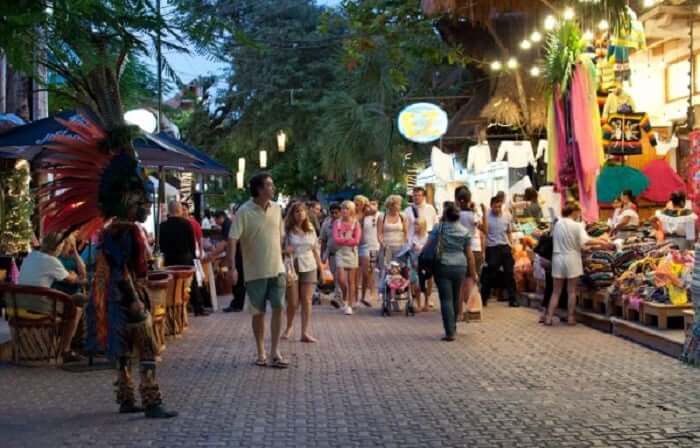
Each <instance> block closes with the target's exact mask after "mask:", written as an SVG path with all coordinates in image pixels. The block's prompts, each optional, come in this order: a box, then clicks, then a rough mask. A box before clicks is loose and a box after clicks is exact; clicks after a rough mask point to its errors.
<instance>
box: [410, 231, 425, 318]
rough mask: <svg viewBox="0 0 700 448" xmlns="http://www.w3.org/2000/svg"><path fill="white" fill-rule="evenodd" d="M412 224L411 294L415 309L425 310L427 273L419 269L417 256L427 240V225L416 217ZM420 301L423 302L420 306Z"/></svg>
mask: <svg viewBox="0 0 700 448" xmlns="http://www.w3.org/2000/svg"><path fill="white" fill-rule="evenodd" d="M413 225H414V226H415V229H414V231H413V236H412V237H411V241H409V244H410V245H411V258H412V260H411V261H412V263H413V268H412V269H411V277H412V278H411V286H412V288H413V296H414V297H415V299H416V306H415V310H416V311H425V310H427V309H428V297H427V296H426V295H425V291H426V280H427V274H426V272H425V271H423V270H422V269H420V266H419V265H418V257H419V256H420V253H421V251H423V248H424V247H425V244H426V243H427V242H428V226H427V225H426V223H425V219H423V218H418V219H416V220H415V222H414V224H413ZM421 296H422V297H423V298H424V301H421ZM421 302H422V303H423V305H422V306H421Z"/></svg>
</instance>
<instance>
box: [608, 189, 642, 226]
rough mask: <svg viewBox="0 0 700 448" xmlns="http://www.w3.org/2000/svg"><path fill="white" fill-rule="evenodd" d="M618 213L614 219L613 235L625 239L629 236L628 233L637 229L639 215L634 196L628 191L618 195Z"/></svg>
mask: <svg viewBox="0 0 700 448" xmlns="http://www.w3.org/2000/svg"><path fill="white" fill-rule="evenodd" d="M620 204H621V206H620V209H621V210H620V213H619V214H618V215H617V217H616V221H615V224H614V227H613V233H615V234H616V236H618V237H620V238H625V237H627V236H628V235H629V233H628V232H634V231H636V230H637V227H639V214H638V213H637V210H636V209H637V204H636V201H635V199H634V195H633V194H632V192H631V191H630V190H625V191H623V192H622V194H621V195H620Z"/></svg>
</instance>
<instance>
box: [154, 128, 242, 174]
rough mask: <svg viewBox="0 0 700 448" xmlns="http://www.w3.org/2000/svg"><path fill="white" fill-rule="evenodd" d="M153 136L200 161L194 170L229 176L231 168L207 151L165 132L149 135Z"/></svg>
mask: <svg viewBox="0 0 700 448" xmlns="http://www.w3.org/2000/svg"><path fill="white" fill-rule="evenodd" d="M151 137H153V138H156V139H159V140H158V141H159V142H160V143H161V144H163V145H170V146H172V147H174V148H177V149H178V150H180V151H182V152H185V153H187V154H190V155H192V156H193V157H196V158H197V159H199V160H200V161H201V163H198V166H199V169H198V170H197V171H195V172H197V173H202V174H211V175H215V176H230V175H231V170H230V169H229V168H227V167H226V165H223V164H222V163H220V162H218V161H216V160H214V159H213V158H212V157H210V156H209V155H208V154H207V153H205V152H204V151H202V150H199V149H197V148H195V147H194V146H190V145H188V144H187V143H185V142H182V141H180V140H178V139H176V138H174V137H172V136H171V135H169V134H166V133H165V132H160V133H158V134H156V135H154V136H151Z"/></svg>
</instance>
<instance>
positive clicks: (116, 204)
mask: <svg viewBox="0 0 700 448" xmlns="http://www.w3.org/2000/svg"><path fill="white" fill-rule="evenodd" d="M59 121H60V122H61V124H62V125H64V126H65V127H66V128H67V129H68V130H69V131H71V132H72V133H73V134H75V136H67V135H58V136H55V137H54V138H53V139H52V141H51V143H50V144H49V145H47V146H46V150H45V152H44V153H43V157H42V166H43V167H44V168H45V169H47V170H49V171H48V172H49V173H51V174H52V175H53V179H52V180H51V181H50V182H48V183H47V184H45V185H43V186H42V187H41V189H40V191H39V200H40V209H41V213H42V216H43V219H44V230H45V232H57V233H63V234H64V235H67V234H69V233H71V232H73V231H78V232H79V233H80V235H81V236H82V237H83V238H90V237H91V236H92V235H93V234H95V233H96V232H98V231H100V230H101V237H100V242H99V244H98V252H97V253H98V255H97V260H96V268H95V276H94V281H93V284H92V285H91V288H90V289H91V293H90V300H89V302H88V305H87V307H86V317H87V330H88V331H87V333H88V337H87V350H88V352H90V353H95V352H98V351H104V352H105V353H106V354H107V356H109V357H110V358H111V359H116V360H118V361H119V374H118V379H117V382H116V387H117V390H116V393H117V403H119V404H120V405H121V407H120V412H138V411H139V410H142V409H141V408H139V407H137V406H136V405H135V396H134V387H133V383H132V380H131V365H130V359H131V357H132V351H137V352H138V353H139V357H140V365H141V386H140V392H141V399H142V402H143V405H144V407H145V408H146V415H147V416H154V415H153V412H152V411H153V410H154V409H155V410H156V412H155V414H157V415H156V416H161V417H162V416H165V415H167V416H172V415H171V413H167V412H166V411H164V410H162V408H161V407H160V404H161V395H160V390H159V386H158V383H157V382H156V379H155V367H156V363H155V357H156V354H157V353H156V345H155V341H154V339H153V330H152V324H151V318H150V314H149V313H148V312H147V311H145V305H148V297H147V295H146V294H145V288H143V287H142V286H141V281H142V280H143V279H145V276H146V274H147V260H146V242H145V241H144V238H143V234H142V232H141V231H140V229H139V227H138V226H137V225H136V224H135V222H134V221H137V220H143V219H145V217H146V216H147V210H148V207H149V205H150V204H151V203H152V202H153V185H152V184H151V183H150V181H148V177H147V176H146V174H145V172H144V170H143V169H142V167H141V165H140V164H139V161H138V160H137V158H136V156H135V153H134V151H133V149H132V148H130V147H127V148H124V147H123V145H121V146H122V147H120V145H118V144H115V143H113V142H114V141H116V139H115V140H112V138H113V137H114V136H115V135H116V134H117V133H118V132H124V133H125V134H124V135H122V136H121V137H124V136H128V134H129V131H128V130H127V129H126V128H125V129H124V130H120V131H117V132H112V133H111V134H110V133H107V132H106V131H104V130H103V129H101V128H100V127H99V126H98V125H97V124H95V123H94V122H92V121H91V120H89V119H85V121H84V122H83V123H81V122H76V121H72V122H68V121H64V120H59ZM122 141H124V138H122ZM107 223H109V224H108V225H107V226H106V227H105V224H107ZM149 410H150V412H151V415H149Z"/></svg>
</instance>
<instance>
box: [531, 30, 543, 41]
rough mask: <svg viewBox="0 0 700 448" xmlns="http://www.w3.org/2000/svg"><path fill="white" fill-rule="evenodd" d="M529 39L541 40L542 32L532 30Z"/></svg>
mask: <svg viewBox="0 0 700 448" xmlns="http://www.w3.org/2000/svg"><path fill="white" fill-rule="evenodd" d="M530 40H531V41H532V42H540V41H542V33H540V32H539V31H533V32H532V34H530Z"/></svg>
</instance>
